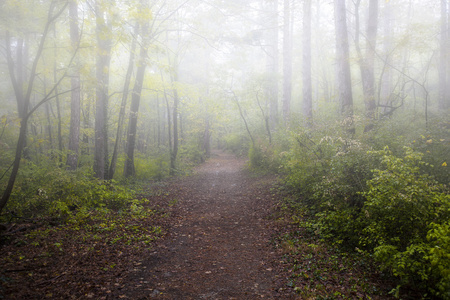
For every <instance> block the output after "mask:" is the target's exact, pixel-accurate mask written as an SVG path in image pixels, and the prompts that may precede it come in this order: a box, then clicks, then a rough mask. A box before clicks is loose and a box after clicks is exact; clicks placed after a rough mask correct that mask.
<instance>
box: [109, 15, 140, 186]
mask: <svg viewBox="0 0 450 300" xmlns="http://www.w3.org/2000/svg"><path fill="white" fill-rule="evenodd" d="M138 28H139V24H136V26H135V30H134V37H133V41H132V43H131V49H130V58H129V60H128V69H127V74H126V75H125V82H124V86H123V94H122V103H121V104H120V111H119V123H118V124H117V132H116V141H115V143H114V150H113V154H112V157H111V164H110V166H109V171H108V179H113V178H114V173H115V171H116V163H117V157H118V156H119V145H120V141H121V139H122V131H123V123H124V119H125V108H126V105H127V99H128V92H129V89H130V81H131V75H132V73H133V67H134V57H135V52H136V44H137V41H136V36H137V35H138V31H139V29H138Z"/></svg>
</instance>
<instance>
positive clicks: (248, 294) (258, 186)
mask: <svg viewBox="0 0 450 300" xmlns="http://www.w3.org/2000/svg"><path fill="white" fill-rule="evenodd" d="M244 165H245V162H244V161H243V160H239V159H236V158H235V157H234V156H231V155H229V154H224V153H216V154H215V155H214V156H213V158H212V159H210V160H209V161H208V162H207V163H205V164H203V165H201V166H200V167H198V168H197V169H196V174H195V175H193V176H189V177H187V178H182V179H178V180H177V182H175V183H173V184H174V185H175V187H173V186H172V187H171V190H175V195H173V197H174V199H176V200H177V201H178V203H177V205H176V207H177V208H176V215H177V219H176V220H177V223H176V224H174V226H173V228H172V231H171V233H170V235H169V236H168V237H167V238H166V240H165V241H164V242H162V244H160V246H158V247H157V248H156V249H155V251H154V252H153V253H152V254H151V255H150V257H146V258H143V259H142V261H141V262H140V263H138V266H137V267H136V270H135V271H136V272H134V275H132V276H131V277H132V278H129V281H128V280H127V281H128V282H129V285H128V287H127V288H126V291H123V292H125V293H124V294H125V295H128V296H130V297H133V298H135V299H150V298H156V299H261V298H265V299H273V298H279V297H280V294H278V291H277V288H276V281H277V279H278V278H279V276H278V275H277V274H276V270H275V268H274V267H273V265H272V262H273V260H274V259H275V257H276V254H275V253H274V252H273V251H274V250H273V248H272V247H271V245H270V237H271V236H270V235H271V232H272V231H271V229H270V221H269V219H268V218H267V217H268V215H269V213H270V209H271V206H272V200H271V193H270V181H269V179H261V178H259V179H256V178H252V177H251V176H250V175H249V174H246V172H245V171H243V168H244ZM171 196H172V195H171ZM283 298H284V297H283Z"/></svg>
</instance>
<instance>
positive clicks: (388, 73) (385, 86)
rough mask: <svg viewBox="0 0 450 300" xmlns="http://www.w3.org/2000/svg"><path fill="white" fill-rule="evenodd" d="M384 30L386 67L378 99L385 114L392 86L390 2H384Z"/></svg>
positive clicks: (389, 101) (389, 102)
mask: <svg viewBox="0 0 450 300" xmlns="http://www.w3.org/2000/svg"><path fill="white" fill-rule="evenodd" d="M382 24H383V31H384V41H383V47H384V51H383V52H384V59H385V62H384V67H383V74H382V76H383V77H382V78H381V86H380V87H379V88H380V97H379V99H378V101H379V102H381V103H382V104H383V105H384V107H383V108H382V109H381V111H382V113H383V114H385V113H386V112H387V111H388V110H387V107H388V106H389V105H390V104H391V89H392V88H391V86H392V67H391V65H392V58H391V51H392V33H393V30H392V26H393V22H392V8H391V4H390V2H385V3H384V9H383V22H382Z"/></svg>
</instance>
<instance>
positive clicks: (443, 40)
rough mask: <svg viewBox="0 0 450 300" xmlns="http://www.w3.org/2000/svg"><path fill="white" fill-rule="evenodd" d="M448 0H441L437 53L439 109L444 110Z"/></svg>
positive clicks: (446, 88)
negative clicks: (438, 48)
mask: <svg viewBox="0 0 450 300" xmlns="http://www.w3.org/2000/svg"><path fill="white" fill-rule="evenodd" d="M447 5H448V0H441V28H440V30H441V36H440V43H439V44H440V55H439V67H438V71H439V102H438V104H439V109H440V110H445V109H446V108H447V102H448V99H447V98H448V97H449V94H448V91H449V89H448V87H447V82H448V81H449V80H448V78H447V76H448V75H449V74H448V73H449V72H448V68H449V63H448V62H449V56H450V55H449V53H448V50H449V40H450V39H449V33H448V30H449V21H448V19H447V18H448V13H447V9H448V7H447Z"/></svg>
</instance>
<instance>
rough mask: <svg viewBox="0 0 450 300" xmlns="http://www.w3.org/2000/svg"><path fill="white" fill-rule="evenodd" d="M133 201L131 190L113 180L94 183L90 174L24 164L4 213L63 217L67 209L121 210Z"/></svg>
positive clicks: (94, 180)
mask: <svg viewBox="0 0 450 300" xmlns="http://www.w3.org/2000/svg"><path fill="white" fill-rule="evenodd" d="M133 198H134V192H133V191H131V190H129V189H128V188H126V187H125V186H122V185H120V184H118V183H117V182H116V181H114V180H111V181H104V180H98V179H96V178H94V177H93V175H92V174H90V173H84V172H81V171H77V172H70V171H66V170H64V169H61V168H58V167H53V168H51V166H49V165H47V167H45V166H37V165H34V164H32V163H26V164H24V166H23V168H22V169H21V172H20V175H19V177H18V179H17V182H16V185H15V188H14V190H13V193H12V195H11V198H10V200H9V202H8V203H7V206H6V211H13V212H14V214H15V215H18V216H22V217H36V216H46V215H54V216H56V217H65V215H67V213H68V211H69V210H70V211H73V210H78V209H81V208H83V207H86V208H89V209H96V208H107V209H114V210H119V209H123V208H125V207H127V206H128V205H129V203H130V201H131V200H132V199H133Z"/></svg>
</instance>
